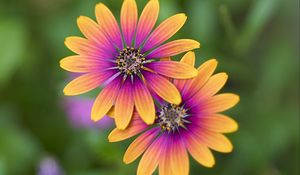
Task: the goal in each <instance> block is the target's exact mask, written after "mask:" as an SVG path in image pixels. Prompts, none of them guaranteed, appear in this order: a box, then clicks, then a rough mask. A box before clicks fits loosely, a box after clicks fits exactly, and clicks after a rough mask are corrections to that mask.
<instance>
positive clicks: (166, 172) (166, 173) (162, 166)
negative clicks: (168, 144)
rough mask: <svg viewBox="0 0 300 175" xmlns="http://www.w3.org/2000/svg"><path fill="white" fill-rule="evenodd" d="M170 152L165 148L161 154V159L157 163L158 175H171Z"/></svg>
mask: <svg viewBox="0 0 300 175" xmlns="http://www.w3.org/2000/svg"><path fill="white" fill-rule="evenodd" d="M170 157H171V156H170V150H168V148H165V149H164V150H163V153H162V154H161V159H160V162H159V175H173V174H172V169H171V168H170V167H171V160H170Z"/></svg>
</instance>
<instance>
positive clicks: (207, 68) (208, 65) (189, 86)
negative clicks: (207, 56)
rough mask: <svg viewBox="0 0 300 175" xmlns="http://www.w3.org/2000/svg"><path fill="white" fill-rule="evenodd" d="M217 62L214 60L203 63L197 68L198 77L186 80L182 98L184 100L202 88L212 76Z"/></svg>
mask: <svg viewBox="0 0 300 175" xmlns="http://www.w3.org/2000/svg"><path fill="white" fill-rule="evenodd" d="M217 64H218V62H217V61H216V60H215V59H211V60H208V61H206V62H205V63H203V64H202V65H201V66H200V67H199V68H198V75H197V77H196V78H194V79H191V80H187V82H186V84H185V86H184V88H183V90H182V96H183V97H184V99H188V98H190V97H192V96H193V95H194V94H195V93H196V92H198V91H199V89H201V88H202V86H203V85H204V84H205V83H206V81H207V80H208V79H209V77H210V76H211V75H212V74H213V72H214V71H215V69H216V67H217Z"/></svg>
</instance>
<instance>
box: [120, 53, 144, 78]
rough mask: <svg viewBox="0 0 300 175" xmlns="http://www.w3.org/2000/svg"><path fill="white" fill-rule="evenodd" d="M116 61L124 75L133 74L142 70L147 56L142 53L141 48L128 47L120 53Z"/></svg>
mask: <svg viewBox="0 0 300 175" xmlns="http://www.w3.org/2000/svg"><path fill="white" fill-rule="evenodd" d="M116 62H117V67H118V69H119V71H120V72H121V73H123V74H124V75H133V74H138V73H140V72H141V68H143V64H144V63H145V58H144V55H143V54H141V53H140V50H137V49H134V48H129V47H127V48H125V49H123V51H121V52H120V53H119V55H118V56H117V59H116Z"/></svg>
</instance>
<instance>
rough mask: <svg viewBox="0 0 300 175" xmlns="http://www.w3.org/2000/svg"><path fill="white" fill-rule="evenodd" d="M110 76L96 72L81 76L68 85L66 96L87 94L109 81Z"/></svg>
mask: <svg viewBox="0 0 300 175" xmlns="http://www.w3.org/2000/svg"><path fill="white" fill-rule="evenodd" d="M109 76H111V75H109V73H107V72H96V73H88V74H85V75H81V76H80V77H78V78H76V79H74V80H73V81H71V82H70V83H69V84H67V86H66V87H65V88H64V94H65V95H68V96H73V95H79V94H83V93H86V92H88V91H91V90H93V89H95V88H97V87H99V86H100V85H101V84H103V83H104V82H105V81H106V80H107V78H108V77H109Z"/></svg>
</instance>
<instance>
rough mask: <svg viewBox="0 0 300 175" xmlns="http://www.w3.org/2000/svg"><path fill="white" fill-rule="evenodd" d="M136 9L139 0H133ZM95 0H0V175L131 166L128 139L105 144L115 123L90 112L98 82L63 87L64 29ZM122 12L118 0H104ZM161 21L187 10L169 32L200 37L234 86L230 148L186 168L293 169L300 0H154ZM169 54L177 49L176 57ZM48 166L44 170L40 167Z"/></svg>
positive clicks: (79, 173)
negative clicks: (82, 88)
mask: <svg viewBox="0 0 300 175" xmlns="http://www.w3.org/2000/svg"><path fill="white" fill-rule="evenodd" d="M137 1H138V5H139V10H140V11H141V9H142V7H143V6H144V4H145V3H146V0H137ZM98 2H100V0H0V175H27V174H28V175H32V174H40V175H58V174H59V173H58V172H60V173H64V174H66V175H69V174H70V175H133V174H135V171H136V167H137V161H136V162H135V163H133V164H131V165H124V164H123V163H122V156H123V153H124V151H125V149H126V147H127V146H128V145H129V141H127V142H122V143H113V144H109V143H108V142H107V135H108V133H109V131H110V130H111V129H112V127H113V125H112V124H111V121H110V120H109V119H105V121H103V122H102V123H101V124H93V123H91V122H90V121H89V109H90V107H91V104H92V99H93V98H94V97H95V95H96V94H97V93H98V92H99V91H100V90H99V89H97V90H95V91H93V92H91V93H88V94H85V95H82V96H80V97H64V95H63V93H62V89H63V87H64V85H66V83H67V82H68V81H69V80H70V75H68V74H67V72H65V71H63V70H62V69H60V68H59V60H60V59H61V58H63V57H66V56H69V55H72V53H71V52H70V51H69V50H68V49H67V48H66V47H65V46H64V38H65V37H67V36H71V35H80V36H81V34H80V32H79V30H78V28H77V26H76V19H77V17H78V16H79V15H86V16H89V17H92V18H93V19H95V17H94V6H95V5H96V4H97V3H98ZM101 2H104V3H106V4H107V5H108V6H109V7H110V8H111V9H112V11H113V12H114V14H115V15H116V16H117V17H119V11H120V7H121V4H122V2H121V0H101ZM160 2H161V10H160V17H159V21H162V20H163V19H165V18H167V17H168V16H170V15H173V14H175V13H178V12H185V13H186V14H187V15H188V21H187V23H186V25H185V26H184V27H183V29H182V30H181V31H180V32H179V33H178V34H177V35H176V38H194V39H197V40H199V41H200V42H201V48H200V49H198V50H197V51H196V54H197V66H198V65H199V64H201V63H203V62H204V61H205V60H207V59H209V58H212V57H214V58H217V59H218V61H219V67H218V72H221V71H225V72H228V74H229V76H230V79H229V82H228V83H227V85H226V87H225V89H224V90H223V91H224V92H225V91H226V92H236V93H238V94H240V97H241V101H240V103H239V105H238V106H237V107H235V108H234V109H232V110H230V111H229V112H227V114H229V115H231V116H232V117H233V118H234V119H235V120H236V121H238V123H239V125H240V129H239V131H238V132H237V133H234V134H230V135H229V137H230V138H231V139H232V142H233V144H234V146H235V149H234V151H233V153H231V154H220V153H215V156H216V160H217V164H216V166H215V167H214V168H213V169H206V168H204V167H202V166H199V165H198V164H197V163H195V161H191V175H198V174H208V175H210V174H211V175H212V174H221V175H298V174H299V50H298V47H299V2H298V1H297V0H242V1H241V0H160ZM175 59H178V57H176V58H175ZM47 173H48V174H47Z"/></svg>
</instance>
